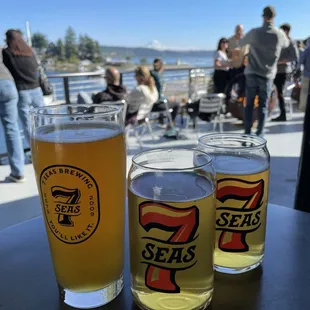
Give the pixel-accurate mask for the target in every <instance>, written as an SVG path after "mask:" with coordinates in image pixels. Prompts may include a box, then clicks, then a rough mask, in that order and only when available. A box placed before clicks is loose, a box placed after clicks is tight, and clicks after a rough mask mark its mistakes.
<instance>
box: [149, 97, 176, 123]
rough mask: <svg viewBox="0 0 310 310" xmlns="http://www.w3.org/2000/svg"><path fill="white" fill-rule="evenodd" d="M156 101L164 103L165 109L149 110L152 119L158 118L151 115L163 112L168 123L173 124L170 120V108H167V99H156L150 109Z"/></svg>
mask: <svg viewBox="0 0 310 310" xmlns="http://www.w3.org/2000/svg"><path fill="white" fill-rule="evenodd" d="M157 103H163V104H164V105H165V110H162V111H151V117H152V120H155V119H158V118H154V117H153V116H152V115H153V114H156V115H157V114H160V113H163V114H164V115H165V116H166V117H167V119H168V123H169V125H170V126H173V121H172V116H171V112H172V110H170V108H169V104H168V100H167V99H160V100H158V101H157V102H155V103H154V105H153V108H152V110H153V109H154V106H155V105H156V104H157Z"/></svg>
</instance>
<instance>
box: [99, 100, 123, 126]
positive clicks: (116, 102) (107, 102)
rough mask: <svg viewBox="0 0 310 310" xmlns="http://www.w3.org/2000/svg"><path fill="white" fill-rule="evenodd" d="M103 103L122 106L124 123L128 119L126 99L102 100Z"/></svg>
mask: <svg viewBox="0 0 310 310" xmlns="http://www.w3.org/2000/svg"><path fill="white" fill-rule="evenodd" d="M101 104H106V105H116V106H120V107H122V111H123V121H124V123H125V120H126V112H127V102H126V100H118V101H104V102H101Z"/></svg>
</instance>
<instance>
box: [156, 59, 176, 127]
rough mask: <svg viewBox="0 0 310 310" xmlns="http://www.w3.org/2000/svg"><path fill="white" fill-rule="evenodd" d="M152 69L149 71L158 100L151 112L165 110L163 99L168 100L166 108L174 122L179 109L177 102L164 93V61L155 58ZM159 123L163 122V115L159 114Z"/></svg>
mask: <svg viewBox="0 0 310 310" xmlns="http://www.w3.org/2000/svg"><path fill="white" fill-rule="evenodd" d="M153 68H154V69H153V70H151V71H150V73H151V76H152V77H153V79H154V81H155V86H156V89H157V92H158V101H157V102H155V104H154V106H153V109H152V112H163V111H166V105H165V102H164V100H167V102H168V108H169V110H170V111H171V118H172V121H173V122H175V118H176V116H177V114H178V111H179V106H180V105H179V103H177V102H176V101H175V100H174V99H173V98H170V99H169V98H168V97H166V96H165V95H164V85H165V81H164V74H163V73H164V70H165V68H164V63H163V61H162V59H160V58H155V59H154V62H153ZM159 121H160V123H163V115H160V118H159Z"/></svg>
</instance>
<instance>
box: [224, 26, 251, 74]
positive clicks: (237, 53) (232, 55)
mask: <svg viewBox="0 0 310 310" xmlns="http://www.w3.org/2000/svg"><path fill="white" fill-rule="evenodd" d="M243 37H244V28H243V25H241V24H239V25H237V26H236V28H235V34H234V35H233V36H232V37H231V38H229V39H228V49H227V55H228V58H229V59H231V66H232V68H231V69H230V79H233V78H235V77H236V76H237V75H239V74H242V73H243V72H244V69H245V66H244V57H245V56H246V55H247V53H248V50H249V48H248V46H247V45H246V46H242V47H241V46H240V40H241V39H242V38H243Z"/></svg>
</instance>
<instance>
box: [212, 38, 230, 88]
mask: <svg viewBox="0 0 310 310" xmlns="http://www.w3.org/2000/svg"><path fill="white" fill-rule="evenodd" d="M227 48H228V40H227V39H226V38H221V39H220V41H219V43H218V47H217V50H216V52H215V54H214V68H215V70H214V75H213V82H214V92H215V93H225V89H226V86H227V84H228V81H229V68H230V62H229V60H228V56H227Z"/></svg>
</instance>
